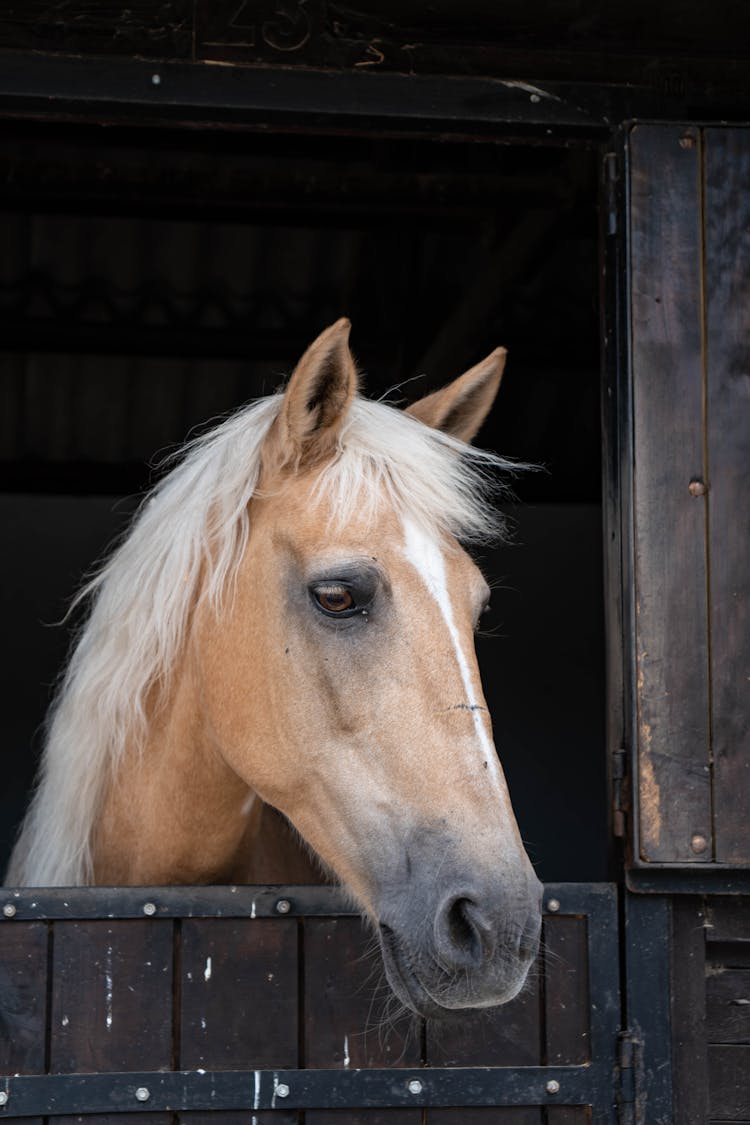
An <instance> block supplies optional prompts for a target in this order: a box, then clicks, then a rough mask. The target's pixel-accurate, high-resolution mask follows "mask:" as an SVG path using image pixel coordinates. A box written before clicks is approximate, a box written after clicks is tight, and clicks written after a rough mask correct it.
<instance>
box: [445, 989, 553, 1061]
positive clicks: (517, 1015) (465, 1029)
mask: <svg viewBox="0 0 750 1125" xmlns="http://www.w3.org/2000/svg"><path fill="white" fill-rule="evenodd" d="M541 1023H542V1021H541V1002H540V990H539V980H538V978H532V980H531V982H530V983H529V984H528V985H527V986H526V988H524V990H523V992H522V993H521V995H520V996H518V997H516V999H515V1000H512V1001H511V1002H510V1004H506V1005H503V1006H502V1007H500V1008H489V1009H487V1010H485V1011H480V1012H475V1013H466V1014H465V1015H461V1016H456V1017H455V1018H454V1019H453V1020H451V1021H449V1022H448V1023H446V1024H445V1025H443V1024H440V1023H437V1022H436V1021H434V1020H430V1021H428V1024H427V1036H426V1044H427V1061H428V1063H429V1065H430V1066H540V1065H541V1063H542V1050H541Z"/></svg>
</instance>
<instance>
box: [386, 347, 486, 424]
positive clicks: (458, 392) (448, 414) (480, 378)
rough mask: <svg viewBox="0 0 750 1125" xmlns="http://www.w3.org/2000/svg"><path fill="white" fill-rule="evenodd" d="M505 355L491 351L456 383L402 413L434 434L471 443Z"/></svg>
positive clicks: (482, 417) (455, 381) (420, 400)
mask: <svg viewBox="0 0 750 1125" xmlns="http://www.w3.org/2000/svg"><path fill="white" fill-rule="evenodd" d="M507 354H508V353H507V352H506V350H505V348H495V350H494V352H491V353H490V355H488V356H487V358H486V359H483V360H482V361H481V362H480V363H478V364H477V365H476V366H475V367H471V368H470V369H469V370H468V371H465V372H464V374H463V375H459V377H458V379H454V380H453V382H452V383H448V385H447V386H446V387H443V388H442V389H441V390H439V391H434V392H433V394H431V395H426V396H425V397H424V398H421V399H419V401H418V402H415V403H413V405H412V406H409V407H407V410H406V413H407V414H411V415H412V417H414V418H418V419H419V421H420V422H424V423H425V425H426V426H432V428H433V429H434V430H443V432H444V433H447V434H450V435H451V436H452V437H457V438H460V439H461V441H471V439H472V438H473V437H474V435H475V434H476V432H477V430H478V429H479V427H480V426H481V425H482V422H484V420H485V418H486V417H487V415H488V414H489V412H490V408H491V406H492V404H493V402H494V401H495V395H496V394H497V392H498V389H499V387H500V380H501V379H502V377H503V369H504V368H505V357H506V356H507Z"/></svg>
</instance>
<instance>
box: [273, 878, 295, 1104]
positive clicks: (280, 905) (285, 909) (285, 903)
mask: <svg viewBox="0 0 750 1125" xmlns="http://www.w3.org/2000/svg"><path fill="white" fill-rule="evenodd" d="M291 909H292V904H291V902H290V901H289V899H288V898H280V899H279V901H278V902H277V903H276V913H277V914H288V913H289V911H290V910H291ZM277 1092H278V1087H277Z"/></svg>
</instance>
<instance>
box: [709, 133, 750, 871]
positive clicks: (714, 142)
mask: <svg viewBox="0 0 750 1125" xmlns="http://www.w3.org/2000/svg"><path fill="white" fill-rule="evenodd" d="M704 136H705V245H706V281H705V291H706V324H707V334H708V347H707V354H706V364H707V383H708V402H707V424H708V428H707V439H708V477H709V480H708V484H709V490H710V491H709V494H708V500H707V503H708V521H709V553H710V560H711V562H710V566H711V572H710V573H711V599H710V610H711V687H712V711H713V729H712V735H713V773H714V817H715V833H716V840H715V848H716V859H717V860H718V861H719V862H721V863H750V817H749V816H748V812H747V801H746V799H743V795H745V796H746V795H747V794H748V793H750V706H749V705H748V704H749V703H750V482H749V480H748V467H749V466H750V321H749V320H748V307H750V131H748V130H747V129H707V130H705V133H704Z"/></svg>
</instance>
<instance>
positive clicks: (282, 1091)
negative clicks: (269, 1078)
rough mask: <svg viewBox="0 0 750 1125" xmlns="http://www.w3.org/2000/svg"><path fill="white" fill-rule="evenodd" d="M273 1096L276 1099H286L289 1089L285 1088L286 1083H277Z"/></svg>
mask: <svg viewBox="0 0 750 1125" xmlns="http://www.w3.org/2000/svg"><path fill="white" fill-rule="evenodd" d="M274 1094H275V1095H276V1097H277V1098H288V1097H289V1087H288V1086H287V1084H286V1082H279V1084H278V1086H277V1087H276V1089H275V1090H274Z"/></svg>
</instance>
